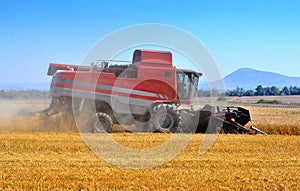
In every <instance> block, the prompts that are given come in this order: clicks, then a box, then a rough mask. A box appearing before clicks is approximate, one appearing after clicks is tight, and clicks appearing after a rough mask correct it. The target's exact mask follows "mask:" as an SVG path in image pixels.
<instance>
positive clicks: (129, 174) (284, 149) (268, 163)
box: [0, 133, 300, 190]
mask: <svg viewBox="0 0 300 191" xmlns="http://www.w3.org/2000/svg"><path fill="white" fill-rule="evenodd" d="M113 136H114V138H116V139H118V141H119V142H120V143H121V144H124V145H126V146H128V147H139V145H146V144H147V145H148V146H149V145H150V146H151V145H154V146H155V145H156V144H157V143H158V142H159V141H161V140H162V139H165V137H164V136H166V134H146V135H144V136H143V139H140V135H137V134H128V133H125V134H124V133H115V134H114V135H113ZM168 136H169V135H168ZM203 136H204V135H201V134H198V135H194V136H193V138H192V141H191V142H190V143H189V144H188V145H187V147H186V149H185V150H184V151H183V152H182V153H181V154H179V155H178V156H177V157H175V158H174V159H173V160H171V161H169V162H167V163H165V164H163V165H161V166H157V167H153V168H151V169H136V170H135V169H123V168H119V167H117V166H113V165H111V164H109V163H106V162H105V161H103V160H102V159H99V158H98V157H97V156H96V155H95V154H93V153H92V152H91V151H90V150H89V149H88V148H87V146H86V145H85V144H84V142H83V141H82V139H81V137H80V135H79V134H77V133H1V134H0V148H1V150H0V152H1V154H0V166H1V168H0V169H1V171H0V188H1V189H8V190H32V189H34V190H46V189H50V190H66V189H71V190H297V189H299V182H300V177H299V171H300V154H299V152H298V151H299V148H300V137H299V136H287V135H286V136H283V135H271V136H251V135H219V136H218V138H217V140H216V142H215V144H214V145H213V146H212V147H211V148H210V149H209V150H208V151H207V152H206V153H205V154H203V155H200V154H199V144H200V142H201V140H202V139H203ZM149 140H150V141H149ZM124 160H126V159H124Z"/></svg>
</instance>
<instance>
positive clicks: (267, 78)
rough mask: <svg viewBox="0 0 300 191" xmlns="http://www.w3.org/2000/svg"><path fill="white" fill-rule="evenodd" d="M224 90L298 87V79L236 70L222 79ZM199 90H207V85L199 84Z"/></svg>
mask: <svg viewBox="0 0 300 191" xmlns="http://www.w3.org/2000/svg"><path fill="white" fill-rule="evenodd" d="M223 80H224V84H225V89H227V90H232V89H236V88H237V87H240V88H244V89H246V90H248V89H255V88H256V87H257V86H258V85H262V86H264V87H266V86H276V87H278V88H283V87H284V86H288V87H289V86H300V77H289V76H285V75H281V74H277V73H273V72H267V71H259V70H254V69H251V68H241V69H238V70H236V71H234V72H232V73H231V74H229V75H228V76H226V77H225V78H224V79H223ZM218 83H220V81H216V82H213V83H212V84H211V85H212V86H216V84H218ZM217 87H218V86H217ZM200 88H203V89H207V84H200Z"/></svg>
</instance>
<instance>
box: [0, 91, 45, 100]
mask: <svg viewBox="0 0 300 191" xmlns="http://www.w3.org/2000/svg"><path fill="white" fill-rule="evenodd" d="M0 98H4V99H49V98H50V92H49V91H43V90H34V89H30V90H0Z"/></svg>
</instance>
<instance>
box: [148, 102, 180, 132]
mask: <svg viewBox="0 0 300 191" xmlns="http://www.w3.org/2000/svg"><path fill="white" fill-rule="evenodd" d="M151 121H152V124H153V127H154V129H156V130H157V131H160V132H163V133H172V132H173V133H174V132H178V130H179V129H180V127H181V122H182V117H181V113H180V111H179V110H177V109H176V108H175V107H174V106H172V105H169V104H159V105H156V106H154V108H153V109H152V112H151Z"/></svg>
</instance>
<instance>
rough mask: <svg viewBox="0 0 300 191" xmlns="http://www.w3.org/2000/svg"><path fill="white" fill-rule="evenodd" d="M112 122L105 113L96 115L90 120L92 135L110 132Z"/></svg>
mask: <svg viewBox="0 0 300 191" xmlns="http://www.w3.org/2000/svg"><path fill="white" fill-rule="evenodd" d="M112 124H113V120H112V118H111V117H110V116H109V115H108V114H107V113H102V112H99V113H96V114H95V115H94V116H93V117H92V119H91V128H92V132H93V133H104V132H107V133H110V132H112Z"/></svg>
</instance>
